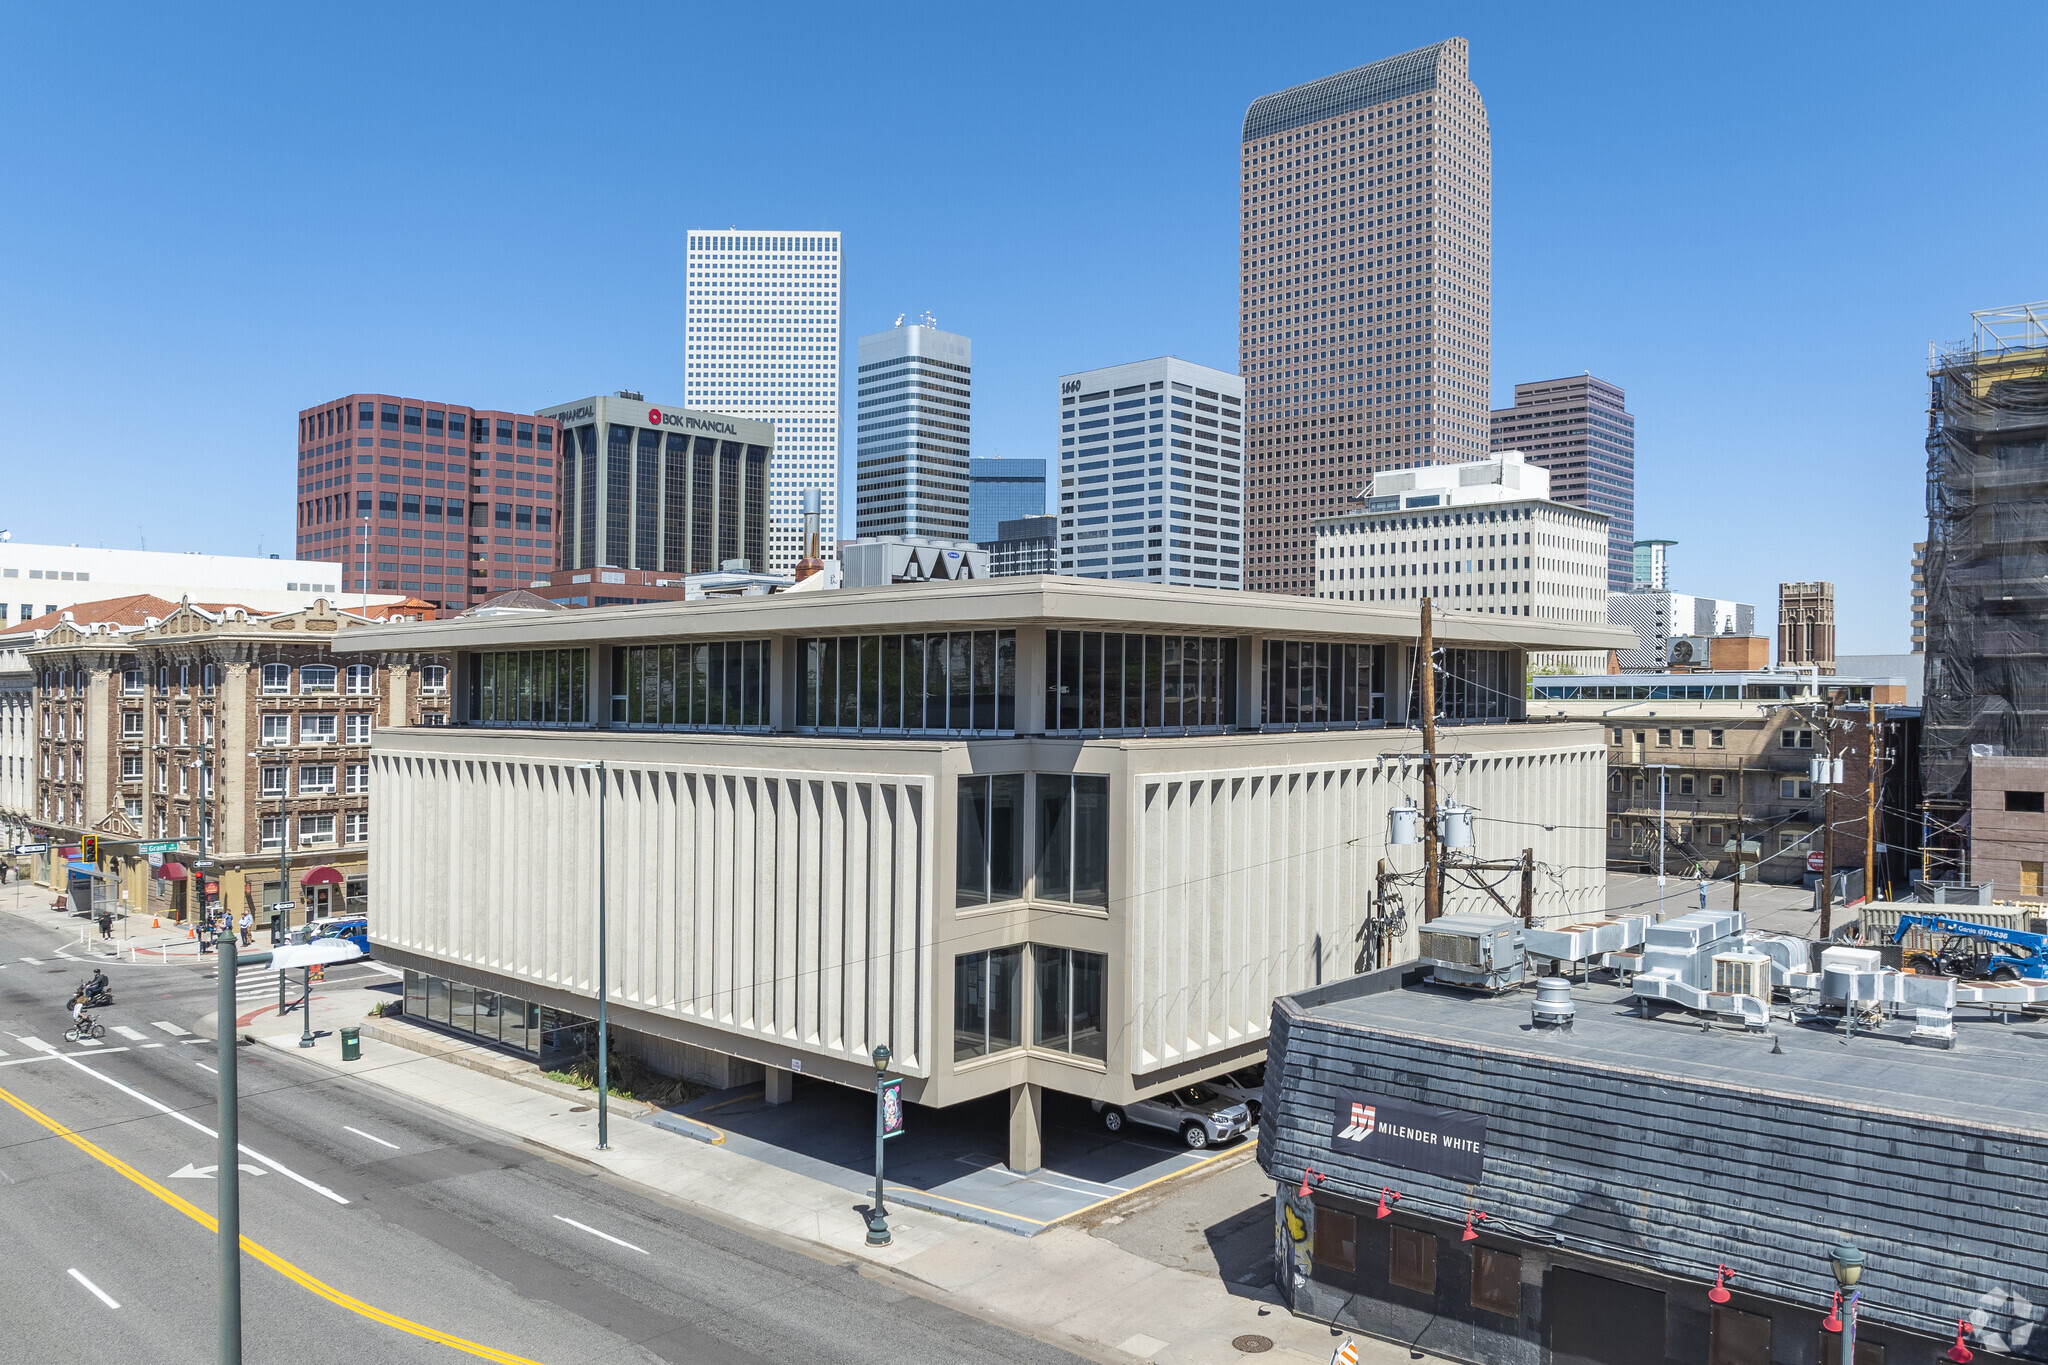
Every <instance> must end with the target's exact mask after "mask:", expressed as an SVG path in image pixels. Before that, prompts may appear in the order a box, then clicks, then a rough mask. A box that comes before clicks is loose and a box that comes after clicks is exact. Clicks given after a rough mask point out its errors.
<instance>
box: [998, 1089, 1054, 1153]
mask: <svg viewBox="0 0 2048 1365" xmlns="http://www.w3.org/2000/svg"><path fill="white" fill-rule="evenodd" d="M1044 1146H1045V1092H1044V1090H1043V1089H1041V1088H1040V1087H1038V1086H1035V1085H1013V1086H1011V1087H1010V1159H1009V1160H1008V1161H1007V1162H1005V1163H1004V1164H1005V1165H1007V1166H1008V1167H1009V1168H1010V1169H1011V1170H1013V1171H1015V1172H1016V1173H1017V1174H1019V1175H1030V1174H1031V1173H1032V1172H1034V1171H1036V1170H1037V1169H1038V1168H1039V1167H1040V1166H1042V1165H1044V1164H1045V1162H1044Z"/></svg>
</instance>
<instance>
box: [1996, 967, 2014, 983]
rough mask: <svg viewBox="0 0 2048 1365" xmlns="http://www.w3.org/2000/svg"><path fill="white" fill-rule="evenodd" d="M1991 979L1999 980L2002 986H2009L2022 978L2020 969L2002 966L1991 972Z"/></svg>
mask: <svg viewBox="0 0 2048 1365" xmlns="http://www.w3.org/2000/svg"><path fill="white" fill-rule="evenodd" d="M1991 979H1992V980H1993V981H1996V982H1998V983H1999V984H2000V985H2002V986H2009V985H2011V984H2012V983H2013V982H2015V981H2017V980H2019V979H2020V974H2019V972H2018V970H2017V969H2015V968H2012V967H2000V968H1999V969H1998V970H1997V971H1995V972H1993V973H1992V974H1991Z"/></svg>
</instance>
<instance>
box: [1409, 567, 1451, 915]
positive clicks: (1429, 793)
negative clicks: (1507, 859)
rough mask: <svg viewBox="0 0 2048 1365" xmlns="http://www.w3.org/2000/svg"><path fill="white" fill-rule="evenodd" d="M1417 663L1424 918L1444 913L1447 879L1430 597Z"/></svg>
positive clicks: (1424, 605)
mask: <svg viewBox="0 0 2048 1365" xmlns="http://www.w3.org/2000/svg"><path fill="white" fill-rule="evenodd" d="M1416 666H1417V667H1418V668H1420V669H1421V670H1422V679H1421V683H1422V920H1423V923H1425V924H1427V923H1428V922H1429V921H1431V920H1433V919H1435V918H1436V917H1437V916H1439V915H1441V914H1442V913H1443V906H1444V899H1443V898H1444V881H1443V876H1444V874H1443V868H1442V866H1441V865H1440V858H1441V850H1440V849H1439V848H1438V847H1437V837H1436V628H1435V625H1434V623H1433V622H1432V621H1431V620H1430V599H1429V598H1427V597H1424V598H1423V599H1422V648H1421V652H1420V657H1419V658H1417V660H1416Z"/></svg>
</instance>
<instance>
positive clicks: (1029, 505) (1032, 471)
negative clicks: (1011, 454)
mask: <svg viewBox="0 0 2048 1365" xmlns="http://www.w3.org/2000/svg"><path fill="white" fill-rule="evenodd" d="M967 478H968V491H967V538H968V539H969V540H971V541H973V542H974V543H975V544H977V545H987V544H989V543H991V542H993V541H994V540H995V539H996V538H997V536H998V535H999V534H1000V532H999V531H998V529H997V528H998V527H999V526H1000V525H1001V524H1002V523H1003V522H1006V521H1016V520H1017V519H1019V518H1020V517H1042V516H1044V515H1045V461H1044V460H1006V459H1004V458H1003V457H1002V456H1000V455H991V456H989V457H988V458H986V459H973V460H969V461H968V462H967Z"/></svg>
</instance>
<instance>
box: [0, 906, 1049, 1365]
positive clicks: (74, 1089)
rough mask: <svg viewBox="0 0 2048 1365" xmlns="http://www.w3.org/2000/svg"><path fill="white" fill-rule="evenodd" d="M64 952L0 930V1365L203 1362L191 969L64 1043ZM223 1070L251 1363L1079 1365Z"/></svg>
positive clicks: (279, 1070) (199, 1132) (367, 1099)
mask: <svg viewBox="0 0 2048 1365" xmlns="http://www.w3.org/2000/svg"><path fill="white" fill-rule="evenodd" d="M39 913H46V912H31V916H33V915H34V914H39ZM76 934H77V929H76V922H75V921H71V920H68V919H64V918H60V917H57V916H54V915H53V916H51V917H50V921H49V923H48V924H44V923H42V922H40V921H38V920H37V919H35V918H33V917H29V918H24V917H21V916H17V915H12V914H0V1247H4V1248H6V1254H5V1255H4V1256H0V1356H4V1357H5V1358H7V1359H15V1360H64V1359H74V1360H78V1359H93V1360H120V1361H122V1362H124V1365H131V1363H132V1365H140V1363H142V1362H156V1361H164V1362H180V1363H183V1362H200V1361H211V1360H213V1359H214V1358H215V1356H214V1351H215V1290H216V1273H215V1255H216V1252H215V1239H214V1236H213V1234H212V1233H211V1232H210V1231H209V1230H208V1229H207V1228H206V1227H205V1226H204V1225H202V1224H201V1223H200V1222H198V1221H195V1219H194V1218H193V1217H192V1216H191V1212H189V1211H185V1210H181V1209H180V1208H178V1207H177V1206H176V1201H178V1200H183V1201H188V1202H189V1205H190V1206H192V1209H193V1210H196V1211H201V1212H203V1213H205V1214H207V1215H211V1213H212V1212H213V1209H214V1197H215V1196H214V1191H215V1189H216V1188H217V1186H216V1182H215V1180H214V1179H213V1178H212V1177H211V1175H210V1174H209V1173H208V1172H209V1168H211V1167H212V1165H213V1163H214V1160H215V1145H214V1144H215V1140H214V1137H213V1135H212V1130H213V1127H214V1115H215V1092H214V1087H215V1083H216V1078H215V1073H214V1071H213V1070H212V1068H213V1066H214V1063H215V1060H216V1059H215V1055H214V1051H215V1050H214V1046H213V1044H212V1043H211V1042H210V1041H207V1042H203V1043H202V1042H200V1041H199V1040H198V1039H197V1038H196V1037H195V1036H194V1033H193V1030H194V1028H195V1025H196V1023H197V1022H198V1020H199V1019H200V1018H201V1016H205V1015H210V1014H211V1013H212V1011H213V1001H214V986H215V982H214V976H213V967H212V964H211V962H210V961H208V962H206V963H204V964H198V963H189V962H188V963H173V964H133V965H131V964H128V963H125V962H123V963H113V962H109V963H107V964H106V971H107V974H108V975H109V977H110V978H112V981H113V988H114V993H115V1000H116V1003H115V1004H114V1005H113V1006H112V1007H111V1008H108V1009H104V1010H101V1011H100V1012H99V1015H100V1018H101V1020H102V1022H104V1023H105V1024H106V1025H107V1026H108V1033H107V1037H106V1040H105V1042H104V1043H102V1044H101V1045H99V1046H97V1047H91V1046H83V1045H78V1044H71V1043H66V1042H65V1041H64V1040H63V1035H64V1030H65V1028H66V1027H67V1025H68V1022H69V1021H68V1018H67V1016H66V1014H65V1012H64V1008H63V1002H64V1001H65V1000H66V999H67V998H68V997H69V994H70V989H71V987H72V986H73V984H74V983H75V982H76V981H77V980H78V979H79V978H80V977H82V976H84V975H85V974H86V973H87V972H88V971H89V970H90V969H91V966H92V965H93V962H94V960H95V959H94V956H93V954H92V952H91V951H90V950H89V949H81V948H78V947H76V946H75V945H74V944H73V941H74V940H75V938H76ZM270 990H271V991H273V992H274V990H275V987H274V985H272V986H271V987H270ZM270 1001H271V1003H273V1004H274V1002H275V996H274V994H272V995H271V996H270ZM256 1003H260V1001H257V1000H252V999H251V998H250V997H249V995H248V994H246V993H245V997H244V1002H243V1005H242V1009H243V1010H245V1011H246V1010H247V1009H249V1008H252V1007H253V1006H254V1005H255V1004H256ZM239 1057H240V1073H241V1094H242V1105H241V1140H242V1143H243V1146H244V1155H243V1163H242V1164H243V1167H244V1172H245V1173H244V1175H243V1177H242V1231H243V1234H244V1237H245V1238H246V1239H247V1240H248V1241H249V1242H253V1243H256V1244H259V1245H260V1246H261V1247H263V1248H264V1249H266V1251H267V1252H268V1253H269V1254H270V1257H272V1258H274V1259H273V1260H272V1261H271V1263H269V1264H266V1263H265V1260H264V1259H259V1258H258V1257H257V1256H256V1255H254V1254H248V1253H245V1255H244V1257H243V1269H242V1284H243V1294H244V1308H243V1316H244V1322H245V1343H246V1348H245V1358H246V1359H248V1360H250V1361H283V1360H289V1361H292V1362H294V1363H295V1365H322V1363H323V1362H329V1361H332V1362H337V1365H339V1363H340V1362H348V1363H349V1365H359V1362H361V1361H364V1360H377V1361H413V1360H420V1361H429V1360H448V1359H451V1358H464V1357H467V1358H480V1359H486V1360H500V1361H504V1360H525V1361H536V1362H546V1363H547V1365H570V1363H571V1362H615V1361H617V1362H625V1361H675V1362H692V1363H693V1365H695V1363H699V1362H701V1363H702V1365H724V1363H725V1362H734V1363H735V1365H739V1363H740V1362H770V1361H775V1362H780V1361H790V1360H799V1361H844V1362H870V1361H872V1362H877V1363H878V1365H879V1363H880V1362H884V1361H886V1362H890V1365H899V1363H902V1362H926V1361H929V1362H934V1363H935V1365H936V1363H937V1362H949V1363H950V1362H957V1361H962V1360H977V1361H997V1362H1007V1361H1018V1362H1054V1361H1061V1362H1066V1361H1075V1360H1078V1359H1080V1358H1079V1357H1077V1356H1074V1355H1071V1354H1069V1353H1067V1352H1065V1351H1063V1350H1060V1349H1058V1348H1056V1347H1053V1346H1050V1345H1047V1344H1045V1343H1043V1342H1040V1341H1038V1340H1036V1339H1034V1338H1031V1337H1027V1336H1023V1335H1020V1334H1017V1333H1014V1332H1011V1331H1009V1330H1007V1329H1005V1328H1002V1327H999V1326H996V1325H993V1324H990V1323H987V1322H984V1321H982V1320H980V1319H978V1318H975V1317H972V1316H968V1315H965V1314H962V1313H959V1312H957V1311H955V1310H953V1309H951V1308H948V1307H946V1306H944V1305H943V1304H941V1303H938V1302H935V1301H933V1300H932V1299H930V1298H927V1297H924V1296H923V1295H922V1294H921V1293H918V1292H914V1291H915V1290H916V1288H917V1287H916V1286H914V1285H905V1284H902V1283H899V1282H897V1281H894V1280H890V1279H887V1278H885V1277H881V1276H879V1275H877V1274H876V1273H873V1272H863V1271H861V1270H858V1269H856V1268H855V1267H854V1266H852V1265H850V1264H846V1263H842V1262H836V1261H831V1260H826V1259H818V1258H815V1257H813V1256H811V1255H809V1254H807V1253H806V1251H804V1250H802V1249H799V1248H796V1247H793V1246H786V1245H782V1244H779V1243H776V1242H771V1241H768V1240H764V1239H762V1238H760V1237H757V1236H754V1235H751V1234H750V1233H749V1232H748V1231H747V1230H746V1229H744V1228H740V1227H734V1226H727V1225H725V1224H723V1223H721V1222H718V1221H715V1220H713V1219H710V1218H706V1217H703V1216H699V1215H697V1214H693V1213H690V1212H687V1211H684V1210H682V1209H678V1208H673V1207H668V1206H665V1205H663V1204H661V1203H659V1202H656V1201H655V1200H653V1199H651V1198H649V1197H647V1195H646V1194H645V1193H644V1192H642V1191H638V1190H630V1189H625V1188H621V1187H619V1186H616V1185H614V1184H612V1183H610V1182H609V1180H608V1178H604V1177H599V1176H597V1175H595V1174H593V1173H591V1172H589V1171H586V1170H585V1169H584V1168H581V1167H578V1166H576V1165H575V1164H573V1163H569V1162H564V1161H560V1160H553V1159H549V1158H548V1157H545V1156H543V1155H542V1154H540V1153H538V1152H535V1151H529V1150H526V1149H524V1148H519V1147H512V1146H508V1145H506V1144H505V1143H503V1142H501V1141H494V1140H492V1139H490V1138H489V1137H487V1136H486V1135H484V1134H481V1133H478V1132H474V1131H469V1130H466V1129H465V1128H464V1127H462V1126H461V1125H459V1124H457V1123H455V1122H453V1121H451V1120H449V1119H448V1118H447V1117H445V1116H442V1115H439V1114H436V1113H434V1112H432V1111H431V1110H425V1109H415V1108H412V1107H408V1106H406V1105H404V1104H402V1103H400V1102H397V1101H394V1100H393V1099H391V1098H389V1097H386V1096H384V1095H382V1094H381V1093H379V1092H376V1091H374V1090H372V1089H370V1088H369V1087H366V1086H360V1085H358V1084H356V1083H354V1082H352V1081H350V1080H348V1079H346V1078H335V1077H332V1076H330V1075H328V1074H327V1073H326V1072H323V1071H316V1070H314V1069H313V1068H311V1067H308V1066H305V1065H302V1064H300V1063H298V1062H297V1061H296V1060H295V1059H293V1058H292V1057H291V1056H290V1055H289V1054H279V1053H276V1052H274V1051H273V1050H272V1049H268V1048H257V1047H252V1046H246V1045H245V1046H244V1047H242V1048H241V1049H240V1051H239ZM386 1064H387V1065H393V1064H395V1065H403V1064H405V1063H404V1062H402V1061H399V1062H387V1063H386ZM564 1103H565V1104H566V1103H568V1101H564ZM29 1111H33V1112H29ZM38 1116H40V1117H38ZM58 1130H62V1131H58ZM67 1135H69V1136H67ZM88 1146H89V1147H90V1148H93V1149H96V1151H89V1150H86V1148H87V1147H88ZM123 1166H125V1167H126V1168H127V1169H126V1170H125V1171H124V1170H123V1169H122V1167H123Z"/></svg>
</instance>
